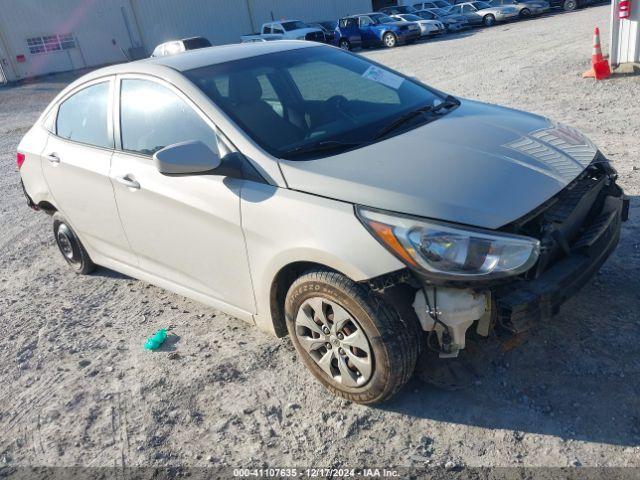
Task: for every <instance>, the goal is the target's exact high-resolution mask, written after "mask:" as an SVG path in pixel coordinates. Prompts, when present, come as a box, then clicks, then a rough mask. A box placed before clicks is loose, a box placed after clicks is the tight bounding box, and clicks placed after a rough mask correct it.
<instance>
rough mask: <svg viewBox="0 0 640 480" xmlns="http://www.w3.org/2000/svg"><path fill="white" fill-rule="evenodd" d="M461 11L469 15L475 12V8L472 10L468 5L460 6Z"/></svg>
mask: <svg viewBox="0 0 640 480" xmlns="http://www.w3.org/2000/svg"><path fill="white" fill-rule="evenodd" d="M462 11H463V12H464V13H471V12H475V11H476V9H475V8H473V7H472V6H471V5H468V4H467V5H463V6H462Z"/></svg>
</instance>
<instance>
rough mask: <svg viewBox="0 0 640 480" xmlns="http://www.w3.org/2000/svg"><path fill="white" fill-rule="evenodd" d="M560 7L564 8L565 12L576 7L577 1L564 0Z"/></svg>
mask: <svg viewBox="0 0 640 480" xmlns="http://www.w3.org/2000/svg"><path fill="white" fill-rule="evenodd" d="M562 8H563V9H564V11H565V12H571V11H573V10H575V9H576V8H578V2H577V1H576V0H565V2H564V4H563V5H562Z"/></svg>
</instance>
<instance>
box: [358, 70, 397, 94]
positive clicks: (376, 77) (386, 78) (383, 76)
mask: <svg viewBox="0 0 640 480" xmlns="http://www.w3.org/2000/svg"><path fill="white" fill-rule="evenodd" d="M362 78H366V79H367V80H372V81H374V82H378V83H381V84H382V85H386V86H387V87H391V88H393V89H394V90H397V89H399V88H400V85H402V82H404V78H402V77H400V76H398V75H396V74H395V73H391V72H389V71H387V70H383V69H382V68H379V67H376V66H375V65H371V66H370V67H369V68H367V69H366V70H365V72H364V73H363V74H362Z"/></svg>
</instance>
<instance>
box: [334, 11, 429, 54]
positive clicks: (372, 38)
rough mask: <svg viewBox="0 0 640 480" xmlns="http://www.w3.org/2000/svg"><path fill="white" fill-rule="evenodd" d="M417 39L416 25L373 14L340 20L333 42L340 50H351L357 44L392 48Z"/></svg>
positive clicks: (418, 34)
mask: <svg viewBox="0 0 640 480" xmlns="http://www.w3.org/2000/svg"><path fill="white" fill-rule="evenodd" d="M349 19H352V20H349ZM419 38H420V27H419V26H418V24H417V23H413V22H405V21H397V20H394V19H392V18H391V17H388V16H387V15H385V14H383V13H377V12H375V13H365V14H362V15H351V16H349V17H345V18H342V19H340V21H339V22H338V28H337V29H336V39H335V40H334V42H335V43H336V44H337V45H338V46H340V48H342V49H351V48H353V46H354V45H355V44H357V43H358V42H359V44H360V45H361V46H362V47H374V46H380V45H382V46H385V47H387V48H393V47H395V46H396V45H398V44H399V43H411V42H415V41H416V40H417V39H419Z"/></svg>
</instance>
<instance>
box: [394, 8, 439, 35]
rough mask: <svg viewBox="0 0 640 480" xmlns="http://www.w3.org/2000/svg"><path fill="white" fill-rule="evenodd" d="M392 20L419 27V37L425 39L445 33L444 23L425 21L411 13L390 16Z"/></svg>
mask: <svg viewBox="0 0 640 480" xmlns="http://www.w3.org/2000/svg"><path fill="white" fill-rule="evenodd" d="M391 18H392V19H393V20H398V21H400V22H403V21H404V22H414V23H417V24H418V26H419V27H420V36H422V37H425V36H429V35H440V34H443V33H445V32H446V31H447V29H446V27H445V26H444V23H442V22H441V21H440V20H426V19H424V18H422V17H419V16H417V15H414V14H413V13H403V14H400V15H391Z"/></svg>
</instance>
